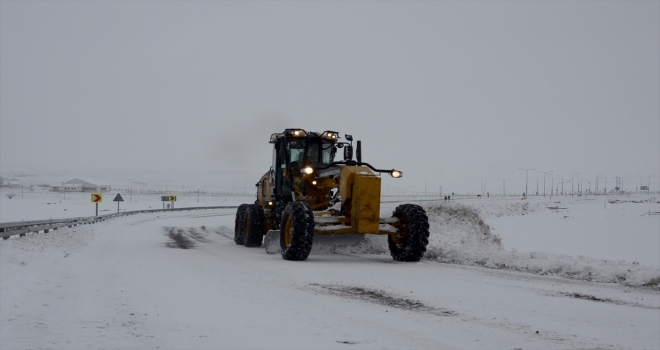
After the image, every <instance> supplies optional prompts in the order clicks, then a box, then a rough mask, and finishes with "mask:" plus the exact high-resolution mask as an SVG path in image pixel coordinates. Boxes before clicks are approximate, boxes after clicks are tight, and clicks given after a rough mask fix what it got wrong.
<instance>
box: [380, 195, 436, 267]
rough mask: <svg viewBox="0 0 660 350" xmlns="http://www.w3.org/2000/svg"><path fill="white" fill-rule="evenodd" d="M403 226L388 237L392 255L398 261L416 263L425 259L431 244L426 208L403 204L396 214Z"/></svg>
mask: <svg viewBox="0 0 660 350" xmlns="http://www.w3.org/2000/svg"><path fill="white" fill-rule="evenodd" d="M392 215H393V216H394V217H396V218H398V219H399V221H400V223H401V226H400V227H399V229H398V230H397V232H396V233H395V234H393V235H389V236H387V242H388V244H389V247H390V254H391V255H392V258H394V260H396V261H407V262H411V261H412V262H414V261H419V260H420V259H422V257H424V252H426V246H427V245H428V244H429V219H428V217H427V216H426V211H424V208H422V207H420V206H419V205H415V204H402V205H400V206H398V207H397V208H396V209H395V210H394V213H393V214H392Z"/></svg>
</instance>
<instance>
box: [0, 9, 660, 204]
mask: <svg viewBox="0 0 660 350" xmlns="http://www.w3.org/2000/svg"><path fill="white" fill-rule="evenodd" d="M0 10H1V12H0V76H1V77H0V78H1V79H0V167H2V168H4V170H6V169H8V168H11V167H16V166H31V167H43V168H48V167H52V168H60V169H62V168H71V169H83V168H84V169H99V170H100V169H137V170H143V169H146V170H154V169H200V170H204V169H206V170H208V171H210V172H217V173H218V175H219V176H221V174H222V172H223V171H224V170H227V169H232V170H241V171H248V172H252V171H253V172H254V174H257V175H255V178H254V179H253V181H254V182H256V181H257V179H258V178H257V177H258V174H259V173H263V172H265V171H266V170H267V169H268V166H269V164H270V158H271V145H269V144H268V137H269V135H270V134H271V133H274V132H281V131H282V130H283V129H284V128H286V127H300V128H304V129H307V130H318V131H323V130H328V129H330V130H337V131H340V132H341V133H342V134H343V133H350V134H353V135H354V136H355V137H356V138H357V139H361V140H363V148H364V149H363V154H364V160H365V161H368V162H370V163H371V164H373V165H374V166H376V167H380V168H397V169H401V170H403V172H404V178H403V179H401V180H400V182H398V183H396V184H397V186H400V187H401V188H405V189H410V190H419V189H420V188H421V189H423V186H424V182H425V181H426V183H427V186H428V187H429V188H432V189H437V187H438V186H441V185H444V186H448V187H451V186H454V188H457V189H458V188H462V189H464V190H466V191H467V190H470V191H479V190H480V186H481V183H482V179H486V180H487V181H488V186H489V188H492V192H497V191H500V190H501V183H502V179H510V181H512V183H515V182H516V181H521V179H522V181H524V177H525V173H524V172H523V171H521V170H519V168H536V169H538V170H540V171H553V172H554V174H559V175H563V176H564V177H566V178H569V177H570V176H571V174H572V173H578V172H579V173H581V175H582V176H583V177H584V178H595V176H596V175H598V174H605V175H606V176H608V177H610V178H613V177H614V176H621V175H631V177H633V178H634V177H635V176H636V175H642V176H645V177H646V176H650V175H656V174H658V173H659V172H660V2H658V1H625V2H624V1H616V2H607V1H575V2H571V1H560V2H554V1H552V2H540V1H533V2H522V1H513V2H505V1H498V2H486V1H470V2H455V1H451V2H450V1H446V2H444V1H443V2H439V1H438V2H432V1H424V2H412V1H405V2H374V1H369V2H344V1H342V2H286V1H277V2H265V1H255V2H228V1H222V2H220V1H218V2H214V1H200V2H193V1H167V2H159V1H140V2H137V1H135V2H131V1H98V2H82V1H70V2H69V1H43V2H41V1H5V0H3V1H2V2H1V3H0ZM536 176H537V174H536V173H533V172H532V173H530V178H533V179H535V178H536ZM541 177H542V175H541ZM250 181H252V180H250ZM392 181H393V180H392ZM507 181H509V180H507ZM548 181H550V180H549V178H548ZM585 181H586V180H585ZM637 181H639V180H637ZM652 181H653V182H655V183H657V181H658V178H657V177H656V178H653V179H652ZM644 182H646V180H644ZM491 186H492V187H491ZM446 188H447V187H446Z"/></svg>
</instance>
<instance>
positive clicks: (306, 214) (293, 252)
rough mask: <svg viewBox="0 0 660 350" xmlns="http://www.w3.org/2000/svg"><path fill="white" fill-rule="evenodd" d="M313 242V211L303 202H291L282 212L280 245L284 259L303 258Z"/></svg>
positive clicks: (307, 254)
mask: <svg viewBox="0 0 660 350" xmlns="http://www.w3.org/2000/svg"><path fill="white" fill-rule="evenodd" d="M313 243H314V213H313V212H312V208H310V206H309V205H308V204H306V203H303V202H291V203H289V204H288V205H287V206H286V208H284V211H283V212H282V222H281V223H280V247H281V248H282V258H284V259H285V260H296V261H299V260H305V259H307V257H308V256H309V253H310V252H311V251H312V244H313Z"/></svg>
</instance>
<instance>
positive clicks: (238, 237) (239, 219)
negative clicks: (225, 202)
mask: <svg viewBox="0 0 660 350" xmlns="http://www.w3.org/2000/svg"><path fill="white" fill-rule="evenodd" d="M247 207H248V204H241V205H239V206H238V209H236V220H235V221H234V242H235V243H236V244H239V245H244V244H245V234H244V233H243V232H244V229H243V226H244V223H245V211H246V210H247Z"/></svg>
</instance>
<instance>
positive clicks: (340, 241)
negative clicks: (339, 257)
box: [263, 230, 365, 254]
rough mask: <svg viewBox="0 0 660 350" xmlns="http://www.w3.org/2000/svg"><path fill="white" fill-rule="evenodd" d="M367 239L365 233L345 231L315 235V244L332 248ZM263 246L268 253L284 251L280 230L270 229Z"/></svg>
mask: <svg viewBox="0 0 660 350" xmlns="http://www.w3.org/2000/svg"><path fill="white" fill-rule="evenodd" d="M364 241H365V235H362V234H356V233H344V234H334V235H314V246H319V245H320V246H324V247H331V248H339V247H349V246H355V245H358V244H360V243H362V242H364ZM263 247H264V249H265V250H266V253H268V254H279V253H281V252H282V247H281V246H280V230H269V231H268V233H266V235H265V236H264V243H263Z"/></svg>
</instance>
